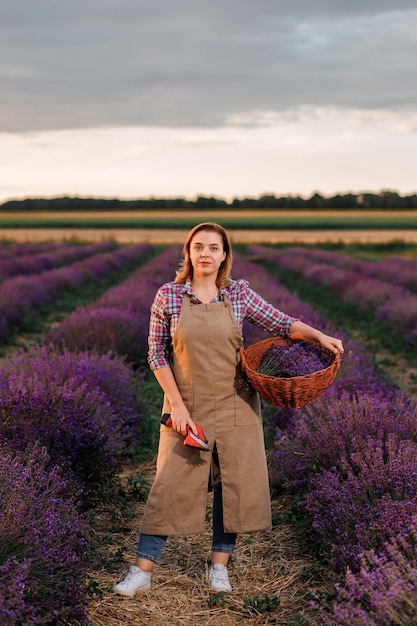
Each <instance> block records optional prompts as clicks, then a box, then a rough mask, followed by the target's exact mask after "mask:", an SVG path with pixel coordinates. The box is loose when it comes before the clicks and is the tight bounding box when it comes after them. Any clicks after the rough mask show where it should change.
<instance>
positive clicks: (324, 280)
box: [250, 246, 417, 348]
mask: <svg viewBox="0 0 417 626" xmlns="http://www.w3.org/2000/svg"><path fill="white" fill-rule="evenodd" d="M250 252H251V253H252V254H257V255H260V254H261V255H262V257H263V258H264V259H265V260H269V261H272V262H273V263H275V264H277V265H278V266H279V267H280V268H282V269H283V270H286V271H288V272H293V273H294V272H295V273H297V274H299V275H301V276H303V277H304V278H305V279H307V280H309V281H310V282H311V283H312V284H313V285H317V286H320V287H325V288H326V289H329V290H331V291H332V292H333V293H334V294H335V295H336V296H337V297H339V298H340V299H341V300H342V301H343V302H347V303H350V304H353V305H354V306H355V307H356V308H357V309H358V311H359V312H360V313H364V314H369V313H372V314H373V315H375V317H376V319H377V320H379V321H381V322H384V323H388V324H390V325H392V326H393V327H394V328H395V329H396V330H397V332H398V333H399V334H400V335H401V336H402V337H403V339H404V341H405V342H406V343H407V344H409V345H410V346H411V347H413V348H415V347H417V296H415V295H413V294H411V293H410V291H409V290H408V289H404V288H403V287H397V286H395V285H392V284H390V283H387V282H384V281H381V280H378V279H376V278H371V277H367V276H364V275H362V274H359V273H358V272H355V271H352V270H348V269H342V268H340V267H335V266H333V265H331V264H327V263H318V262H315V261H314V260H313V259H311V258H308V256H306V255H305V254H304V250H303V249H302V248H289V249H288V250H275V249H272V248H265V247H262V246H251V247H250Z"/></svg>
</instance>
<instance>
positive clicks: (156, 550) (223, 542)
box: [136, 483, 237, 563]
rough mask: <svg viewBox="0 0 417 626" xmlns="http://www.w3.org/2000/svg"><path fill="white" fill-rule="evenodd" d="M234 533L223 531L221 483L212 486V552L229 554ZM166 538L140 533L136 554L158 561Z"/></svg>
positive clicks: (164, 536) (232, 546) (233, 543)
mask: <svg viewBox="0 0 417 626" xmlns="http://www.w3.org/2000/svg"><path fill="white" fill-rule="evenodd" d="M236 537H237V535H236V533H225V532H224V528H223V501H222V486H221V483H216V484H215V485H214V486H213V543H212V551H213V552H226V553H227V554H231V553H232V552H233V550H234V549H235V543H236ZM166 540H167V536H166V535H143V534H142V535H140V537H139V543H138V549H137V551H136V556H139V557H142V558H143V559H148V560H149V561H155V563H156V562H157V561H159V558H160V556H161V552H162V549H163V547H164V545H165V542H166Z"/></svg>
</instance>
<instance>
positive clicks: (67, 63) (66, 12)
mask: <svg viewBox="0 0 417 626" xmlns="http://www.w3.org/2000/svg"><path fill="white" fill-rule="evenodd" d="M358 5H359V6H358ZM392 6H393V5H392V2H391V1H388V0H363V1H362V2H360V3H353V2H351V0H339V1H337V2H336V1H335V0H317V1H316V2H311V0H302V1H299V2H297V3H294V2H293V3H289V2H287V1H286V0H259V2H256V3H255V2H253V0H251V1H249V0H229V2H223V0H212V1H211V2H202V1H197V2H190V1H189V0H187V1H185V0H177V1H176V2H172V0H155V1H154V2H153V3H146V2H143V1H142V0H88V1H87V2H86V1H85V0H72V1H71V2H64V1H63V0H58V1H57V0H37V2H33V0H20V1H19V2H15V0H3V1H2V3H1V6H0V59H1V61H0V93H1V101H0V130H1V131H5V132H27V131H30V130H57V129H71V128H100V127H115V126H117V127H120V126H126V127H132V126H150V127H151V126H157V127H158V126H159V127H177V128H181V127H202V128H204V127H205V128H210V127H213V128H214V127H221V126H224V125H226V124H228V123H229V122H230V120H235V121H234V123H235V124H237V123H238V121H239V119H240V120H242V124H243V125H245V124H246V125H247V124H248V123H249V122H248V119H249V117H250V115H249V114H248V112H254V111H255V112H259V111H269V112H271V115H277V116H279V115H293V116H294V117H295V119H296V118H297V116H298V115H299V111H301V110H306V108H308V107H310V108H311V109H312V110H313V109H316V110H318V109H319V108H320V107H334V108H343V109H352V110H353V111H354V110H366V109H369V110H377V109H382V110H386V111H393V112H396V114H397V113H398V112H399V113H401V111H403V110H404V111H406V110H407V109H410V108H412V107H414V106H415V102H416V101H417V84H416V83H415V81H413V80H412V77H413V75H414V73H415V69H414V66H415V58H416V52H417V40H416V37H415V32H417V10H416V8H415V0H397V2H396V3H395V10H393V8H392ZM289 112H292V113H289ZM248 115H249V117H248Z"/></svg>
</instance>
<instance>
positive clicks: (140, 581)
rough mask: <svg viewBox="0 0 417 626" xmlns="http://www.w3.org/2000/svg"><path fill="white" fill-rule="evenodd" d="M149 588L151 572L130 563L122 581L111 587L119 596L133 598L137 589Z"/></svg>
mask: <svg viewBox="0 0 417 626" xmlns="http://www.w3.org/2000/svg"><path fill="white" fill-rule="evenodd" d="M150 588H151V573H150V572H144V571H143V570H141V569H140V568H139V567H136V565H131V566H130V568H129V573H128V575H127V576H126V578H125V579H124V580H122V582H120V583H118V584H117V585H115V586H114V587H113V591H114V592H115V593H119V594H120V595H121V596H127V597H129V598H133V596H134V595H135V593H136V592H137V591H145V590H146V589H150Z"/></svg>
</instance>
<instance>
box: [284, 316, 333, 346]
mask: <svg viewBox="0 0 417 626" xmlns="http://www.w3.org/2000/svg"><path fill="white" fill-rule="evenodd" d="M289 337H290V338H291V339H301V340H304V341H318V342H319V343H320V344H321V345H322V346H323V348H327V350H330V351H331V352H334V353H335V354H336V352H343V351H344V350H343V343H342V341H341V340H340V339H337V338H336V337H331V336H330V335H326V334H325V333H323V332H321V331H320V330H317V328H313V327H312V326H309V325H308V324H305V323H304V322H301V321H300V320H297V321H295V322H293V323H292V324H291V327H290V332H289Z"/></svg>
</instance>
